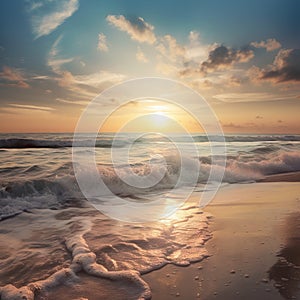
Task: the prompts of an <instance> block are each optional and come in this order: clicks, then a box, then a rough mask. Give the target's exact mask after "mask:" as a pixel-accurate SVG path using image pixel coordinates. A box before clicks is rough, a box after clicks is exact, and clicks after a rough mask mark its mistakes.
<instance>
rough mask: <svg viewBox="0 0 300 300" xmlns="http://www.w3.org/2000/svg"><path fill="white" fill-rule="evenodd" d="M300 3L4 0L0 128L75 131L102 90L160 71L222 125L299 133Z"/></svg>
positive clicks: (0, 19) (290, 0)
mask: <svg viewBox="0 0 300 300" xmlns="http://www.w3.org/2000/svg"><path fill="white" fill-rule="evenodd" d="M299 11H300V2H299V1H297V0H285V1H283V0H265V1H257V0H255V1H216V0H212V1H206V0H201V1H199V0H198V1H191V0H186V1H174V0H173V1H172V0H164V1H132V0H128V1H124V0H120V1H98V0H97V1H96V0H94V1H93V0H89V1H82V0H81V1H80V0H61V1H58V0H44V1H42V0H36V1H30V0H27V1H19V0H3V1H1V3H0V14H1V16H0V22H1V30H0V57H1V66H0V68H1V69H0V88H1V95H0V103H1V107H0V115H1V116H0V117H1V119H2V121H1V124H0V131H2V132H8V131H72V129H73V128H74V126H75V124H76V120H77V119H78V117H79V115H80V113H81V111H82V109H83V108H84V107H85V105H87V103H89V101H90V100H92V99H93V98H94V97H95V96H96V95H97V94H99V93H100V92H101V91H102V90H103V89H105V88H107V87H110V86H112V85H113V84H115V83H119V82H122V81H124V80H126V79H132V78H136V77H143V76H160V77H166V78H172V79H175V80H179V81H182V82H183V83H185V84H187V85H189V86H190V87H192V88H194V89H195V90H197V91H198V92H199V93H201V94H202V95H203V96H204V97H205V98H206V99H207V101H208V102H209V103H210V104H211V106H212V107H213V109H214V110H215V112H216V114H217V116H218V117H219V119H220V122H221V124H222V126H223V128H224V130H225V131H228V132H236V131H240V132H294V133H300V132H299V125H298V124H299V122H298V115H297V114H296V112H297V111H299V108H300V107H299V101H300V87H299V82H300V39H299V36H300V29H299V28H300V18H299ZM62 120H63V121H62ZM18 124H22V126H20V125H18Z"/></svg>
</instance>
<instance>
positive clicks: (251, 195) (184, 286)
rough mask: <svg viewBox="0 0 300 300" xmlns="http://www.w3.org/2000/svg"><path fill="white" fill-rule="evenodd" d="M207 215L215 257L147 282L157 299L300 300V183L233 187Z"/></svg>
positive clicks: (148, 278)
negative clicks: (208, 215) (209, 214)
mask: <svg viewBox="0 0 300 300" xmlns="http://www.w3.org/2000/svg"><path fill="white" fill-rule="evenodd" d="M297 175H299V174H297ZM286 176H291V175H282V177H285V178H286ZM295 176H296V175H295V174H293V176H292V178H294V179H295V178H296V177H297V176H296V177H295ZM297 178H298V180H299V177H297ZM268 180H270V179H266V181H268ZM276 180H281V181H282V178H281V179H280V178H276ZM205 212H208V213H211V214H212V218H211V222H210V226H209V228H210V229H211V230H212V231H213V238H212V239H211V240H210V241H209V242H208V243H207V244H206V248H207V250H208V252H209V254H210V257H209V258H207V259H204V260H203V261H202V262H200V263H196V264H192V265H190V266H189V267H185V268H183V267H176V266H174V265H168V266H166V267H164V268H163V269H161V270H159V271H155V272H152V273H150V274H146V275H145V276H143V278H144V279H145V280H146V281H147V282H148V283H149V285H150V287H151V290H152V295H153V297H152V299H154V300H160V299H164V300H167V299H174V298H180V299H205V300H210V299H244V300H246V299H249V300H250V299H270V300H271V299H272V300H276V299H300V251H299V250H300V245H299V237H300V234H299V228H300V187H299V183H298V182H280V183H279V182H267V183H253V184H242V185H241V184H239V185H229V186H226V187H223V188H222V189H221V190H220V191H219V192H218V194H217V196H216V197H215V199H214V200H213V201H212V202H211V203H210V204H209V205H208V206H207V207H206V208H205Z"/></svg>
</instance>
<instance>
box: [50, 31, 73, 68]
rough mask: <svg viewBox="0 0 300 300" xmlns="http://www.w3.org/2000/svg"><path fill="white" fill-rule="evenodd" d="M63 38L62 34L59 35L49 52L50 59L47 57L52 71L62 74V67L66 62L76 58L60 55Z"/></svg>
mask: <svg viewBox="0 0 300 300" xmlns="http://www.w3.org/2000/svg"><path fill="white" fill-rule="evenodd" d="M61 40H62V35H61V36H59V37H58V38H57V39H56V41H55V42H54V43H53V45H52V47H51V49H50V51H49V54H48V59H47V64H48V66H49V67H50V68H51V69H52V71H53V72H54V73H56V74H61V73H62V70H61V67H62V65H64V64H67V63H70V62H72V61H73V60H74V58H72V57H71V58H61V57H60V56H59V50H58V47H59V43H60V42H61Z"/></svg>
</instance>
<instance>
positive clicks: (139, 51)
mask: <svg viewBox="0 0 300 300" xmlns="http://www.w3.org/2000/svg"><path fill="white" fill-rule="evenodd" d="M135 57H136V59H137V60H138V61H140V62H142V63H147V62H148V61H149V60H148V58H147V57H146V56H145V53H144V52H143V51H142V49H141V48H140V47H138V48H137V52H136V55H135Z"/></svg>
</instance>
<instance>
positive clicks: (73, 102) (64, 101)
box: [56, 98, 90, 106]
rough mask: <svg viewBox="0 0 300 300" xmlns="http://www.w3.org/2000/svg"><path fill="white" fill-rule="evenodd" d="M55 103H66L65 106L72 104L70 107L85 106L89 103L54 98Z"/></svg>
mask: <svg viewBox="0 0 300 300" xmlns="http://www.w3.org/2000/svg"><path fill="white" fill-rule="evenodd" d="M56 101H58V102H62V103H67V104H72V105H80V106H87V105H88V104H89V103H90V101H82V100H79V101H72V100H67V99H61V98H56Z"/></svg>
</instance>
